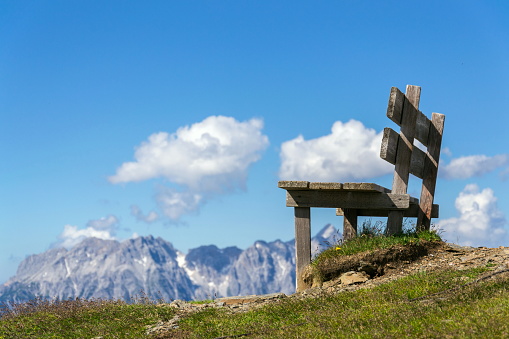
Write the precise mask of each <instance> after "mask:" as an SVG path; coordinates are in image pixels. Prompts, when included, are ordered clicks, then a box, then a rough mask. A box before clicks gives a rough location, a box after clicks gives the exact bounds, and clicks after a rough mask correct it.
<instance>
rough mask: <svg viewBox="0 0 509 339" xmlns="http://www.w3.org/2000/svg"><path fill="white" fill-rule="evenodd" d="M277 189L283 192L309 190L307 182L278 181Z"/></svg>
mask: <svg viewBox="0 0 509 339" xmlns="http://www.w3.org/2000/svg"><path fill="white" fill-rule="evenodd" d="M277 187H279V188H283V189H285V190H296V189H297V190H302V189H307V188H309V181H278V183H277Z"/></svg>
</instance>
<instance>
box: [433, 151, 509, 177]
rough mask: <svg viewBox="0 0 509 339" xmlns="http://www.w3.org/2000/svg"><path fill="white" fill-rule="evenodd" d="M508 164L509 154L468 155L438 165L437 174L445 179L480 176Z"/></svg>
mask: <svg viewBox="0 0 509 339" xmlns="http://www.w3.org/2000/svg"><path fill="white" fill-rule="evenodd" d="M507 165H509V154H498V155H495V156H492V157H489V156H486V155H470V156H465V157H460V158H456V159H452V160H451V161H450V162H449V163H448V164H447V165H445V166H440V167H439V175H440V176H441V177H443V178H446V179H467V178H471V177H474V176H477V177H479V176H482V175H484V174H486V173H489V172H491V171H494V170H495V169H497V168H499V167H502V166H507Z"/></svg>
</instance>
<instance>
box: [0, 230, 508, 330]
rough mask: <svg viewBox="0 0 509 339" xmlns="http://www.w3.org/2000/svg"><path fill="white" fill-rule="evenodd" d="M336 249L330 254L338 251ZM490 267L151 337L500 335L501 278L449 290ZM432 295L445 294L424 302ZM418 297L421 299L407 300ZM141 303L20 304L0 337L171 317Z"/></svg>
mask: <svg viewBox="0 0 509 339" xmlns="http://www.w3.org/2000/svg"><path fill="white" fill-rule="evenodd" d="M365 238H366V237H365ZM376 241H379V240H376ZM391 241H392V240H391ZM405 241H406V240H405ZM408 241H410V240H408ZM413 241H415V240H411V241H410V242H413ZM344 245H346V244H344ZM336 247H339V246H335V247H334V248H333V250H332V252H334V255H337V254H339V252H340V251H339V250H337V249H336ZM343 248H344V246H343ZM328 255H329V254H327V256H328ZM490 269H492V268H489V267H485V268H476V269H470V270H465V271H453V270H451V271H441V272H433V273H427V272H421V273H419V274H416V275H412V276H408V277H405V278H402V279H400V280H397V281H394V282H391V283H388V284H385V285H382V286H378V287H376V288H373V289H363V290H358V291H355V292H344V293H340V294H338V295H334V296H327V297H320V298H308V299H304V300H296V299H291V298H289V299H284V300H282V301H281V302H280V303H277V304H271V305H267V306H265V307H263V308H259V309H255V310H251V311H249V312H247V313H240V314H229V313H228V312H227V311H226V310H224V309H205V310H204V311H201V312H199V313H196V314H193V315H191V316H189V317H186V318H184V319H183V320H182V321H181V322H180V327H179V329H177V330H173V331H172V332H170V333H167V334H164V335H160V336H159V338H172V337H180V338H184V337H190V338H216V337H223V336H225V337H228V336H229V337H231V338H233V337H240V336H247V337H250V338H282V337H286V338H331V337H332V338H334V337H338V338H345V337H348V338H387V337H389V338H391V337H393V338H394V337H395V338H400V337H451V338H469V337H479V338H480V337H493V338H502V337H508V336H509V322H508V321H507V319H509V277H508V275H506V274H500V275H497V276H496V277H494V278H493V279H488V280H483V281H481V282H478V283H473V284H470V285H466V286H463V287H461V288H459V289H455V290H449V289H451V288H453V287H456V286H460V285H463V284H465V283H468V282H472V281H474V280H475V279H476V278H478V277H479V276H481V275H483V274H489V273H490V272H486V271H489V270H490ZM439 291H447V292H445V293H441V294H438V295H431V296H430V294H433V293H436V292H439ZM419 297H423V298H421V299H419V300H412V299H413V298H419ZM141 301H142V302H138V303H137V304H134V305H127V304H125V303H122V302H113V301H107V302H106V301H83V300H74V301H69V302H63V303H60V304H57V305H50V304H48V303H46V304H44V303H43V302H42V303H39V305H36V304H37V303H34V305H32V306H30V305H25V306H24V312H21V314H20V315H18V316H13V317H5V318H3V319H1V320H0V338H94V337H99V336H102V337H103V338H104V339H106V338H142V337H144V334H143V333H144V332H145V326H146V325H150V324H154V323H156V322H157V321H158V320H163V321H165V320H169V319H171V318H172V317H173V315H174V314H175V313H174V312H175V311H174V310H173V309H170V308H166V307H158V306H157V305H156V304H155V303H152V302H149V301H147V300H146V298H145V299H142V300H141ZM19 308H20V309H21V308H22V307H21V306H19Z"/></svg>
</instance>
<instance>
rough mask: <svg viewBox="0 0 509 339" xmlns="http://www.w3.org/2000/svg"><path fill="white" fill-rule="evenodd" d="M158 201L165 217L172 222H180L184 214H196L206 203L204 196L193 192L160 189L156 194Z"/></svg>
mask: <svg viewBox="0 0 509 339" xmlns="http://www.w3.org/2000/svg"><path fill="white" fill-rule="evenodd" d="M156 201H157V204H158V206H159V208H160V209H161V210H162V211H163V213H164V215H166V216H167V217H168V218H170V219H172V220H178V219H180V217H181V216H182V215H184V214H189V213H193V212H196V211H197V210H198V209H199V207H200V205H201V204H203V203H205V199H204V197H203V195H201V194H200V193H197V192H193V191H192V190H186V191H183V192H179V191H177V190H175V189H172V188H167V187H164V188H160V189H159V192H158V193H157V194H156Z"/></svg>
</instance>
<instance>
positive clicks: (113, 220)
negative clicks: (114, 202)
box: [87, 215, 118, 230]
mask: <svg viewBox="0 0 509 339" xmlns="http://www.w3.org/2000/svg"><path fill="white" fill-rule="evenodd" d="M117 224H118V218H117V217H116V216H114V215H108V216H107V217H103V218H100V219H96V220H90V221H89V222H88V223H87V227H90V228H94V229H97V230H112V228H114V227H115V226H116V225H117Z"/></svg>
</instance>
